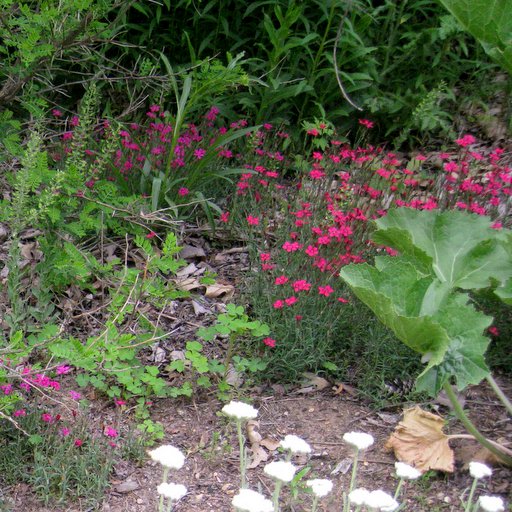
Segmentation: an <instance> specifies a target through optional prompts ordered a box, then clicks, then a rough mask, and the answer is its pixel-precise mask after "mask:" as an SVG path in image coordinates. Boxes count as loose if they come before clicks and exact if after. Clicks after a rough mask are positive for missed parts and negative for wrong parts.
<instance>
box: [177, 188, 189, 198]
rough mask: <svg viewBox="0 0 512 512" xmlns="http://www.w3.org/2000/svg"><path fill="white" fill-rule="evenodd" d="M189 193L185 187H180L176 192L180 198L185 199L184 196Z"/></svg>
mask: <svg viewBox="0 0 512 512" xmlns="http://www.w3.org/2000/svg"><path fill="white" fill-rule="evenodd" d="M189 192H190V190H189V189H188V188H187V187H181V188H180V189H179V190H178V195H179V196H181V197H185V196H186V195H188V193H189Z"/></svg>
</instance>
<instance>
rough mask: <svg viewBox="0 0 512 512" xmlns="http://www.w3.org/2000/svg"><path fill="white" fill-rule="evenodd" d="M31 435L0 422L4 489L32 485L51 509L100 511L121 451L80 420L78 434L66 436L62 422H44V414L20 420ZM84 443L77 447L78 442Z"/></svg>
mask: <svg viewBox="0 0 512 512" xmlns="http://www.w3.org/2000/svg"><path fill="white" fill-rule="evenodd" d="M18 424H19V426H20V428H22V429H23V430H24V431H25V432H27V433H30V434H31V435H30V436H27V435H26V434H25V433H24V432H22V431H21V430H19V429H16V428H13V426H12V425H11V423H9V422H2V423H0V430H1V436H0V475H1V476H0V480H1V481H2V483H3V485H6V484H7V485H12V484H14V483H20V482H26V483H28V484H29V485H31V486H32V488H33V489H34V491H35V492H36V493H37V495H38V496H39V497H40V499H41V500H42V501H43V502H44V503H45V504H46V505H48V504H50V503H59V504H66V505H69V503H70V502H72V501H75V500H80V502H81V503H82V504H86V503H87V504H88V505H90V506H97V505H98V503H100V502H101V500H102V498H103V496H104V493H105V491H106V489H107V488H108V485H109V478H110V473H111V470H112V466H113V463H114V458H115V452H114V450H113V448H111V447H110V446H108V443H107V441H106V439H98V438H95V437H93V436H92V435H91V434H90V433H89V431H88V430H87V425H88V422H87V421H86V419H85V418H83V417H79V418H78V420H76V421H75V422H74V424H73V425H72V426H71V431H72V435H69V436H63V435H62V433H61V427H60V425H59V423H58V422H56V423H54V424H47V423H43V422H42V421H41V412H40V410H37V409H35V410H33V411H32V410H31V411H29V412H27V415H26V416H24V417H20V418H18ZM77 439H80V440H81V441H82V445H81V446H75V440H77Z"/></svg>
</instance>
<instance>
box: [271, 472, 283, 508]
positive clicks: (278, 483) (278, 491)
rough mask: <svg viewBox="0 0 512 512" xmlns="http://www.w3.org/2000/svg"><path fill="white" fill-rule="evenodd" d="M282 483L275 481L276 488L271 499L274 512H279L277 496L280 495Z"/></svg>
mask: <svg viewBox="0 0 512 512" xmlns="http://www.w3.org/2000/svg"><path fill="white" fill-rule="evenodd" d="M282 485H283V482H281V481H279V480H276V486H275V487H274V495H273V497H272V504H273V505H274V512H279V495H280V494H281V486H282Z"/></svg>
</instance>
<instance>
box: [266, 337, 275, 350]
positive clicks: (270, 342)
mask: <svg viewBox="0 0 512 512" xmlns="http://www.w3.org/2000/svg"><path fill="white" fill-rule="evenodd" d="M263 343H264V344H265V345H267V347H270V348H274V347H275V346H276V340H274V339H272V338H265V339H264V340H263Z"/></svg>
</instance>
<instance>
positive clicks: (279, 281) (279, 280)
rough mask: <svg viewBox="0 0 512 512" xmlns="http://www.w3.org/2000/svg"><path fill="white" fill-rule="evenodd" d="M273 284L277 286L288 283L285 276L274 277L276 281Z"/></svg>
mask: <svg viewBox="0 0 512 512" xmlns="http://www.w3.org/2000/svg"><path fill="white" fill-rule="evenodd" d="M274 282H275V284H277V285H280V284H286V283H287V282H288V278H287V277H286V276H279V277H276V280H275V281H274Z"/></svg>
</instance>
